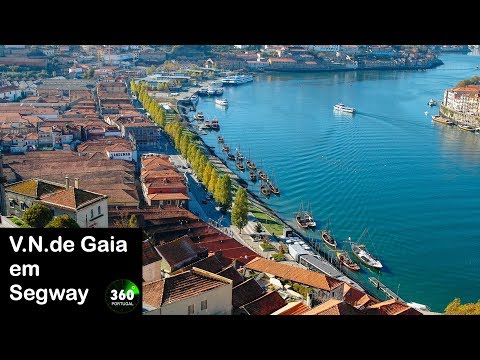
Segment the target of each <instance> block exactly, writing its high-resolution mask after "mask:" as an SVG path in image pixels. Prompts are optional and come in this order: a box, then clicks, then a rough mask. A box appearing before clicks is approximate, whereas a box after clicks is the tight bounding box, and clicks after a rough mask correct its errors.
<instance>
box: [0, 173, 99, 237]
mask: <svg viewBox="0 0 480 360" xmlns="http://www.w3.org/2000/svg"><path fill="white" fill-rule="evenodd" d="M5 197H6V199H7V214H8V215H15V216H18V217H22V215H23V213H24V212H25V210H27V209H28V208H29V207H30V206H32V205H33V204H34V203H36V202H40V203H42V204H43V205H45V206H47V207H48V208H50V209H51V211H52V215H54V216H58V215H63V214H67V215H70V216H71V217H72V218H73V219H74V220H75V221H76V222H77V223H78V225H80V227H82V228H93V227H100V228H107V227H108V201H107V196H105V195H102V194H97V193H94V192H91V191H86V190H82V189H80V188H79V182H78V179H75V183H74V186H71V185H70V179H69V178H68V177H66V178H65V184H64V185H62V184H59V183H54V182H50V181H46V180H43V179H38V178H33V179H29V180H24V181H20V182H16V183H13V184H8V185H5Z"/></svg>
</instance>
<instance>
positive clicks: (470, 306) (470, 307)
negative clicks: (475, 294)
mask: <svg viewBox="0 0 480 360" xmlns="http://www.w3.org/2000/svg"><path fill="white" fill-rule="evenodd" d="M445 314H447V315H480V299H479V300H478V301H477V302H476V303H467V304H462V303H461V300H460V299H459V298H455V299H454V300H453V301H452V302H451V303H450V304H448V305H447V307H446V308H445Z"/></svg>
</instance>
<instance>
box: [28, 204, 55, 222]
mask: <svg viewBox="0 0 480 360" xmlns="http://www.w3.org/2000/svg"><path fill="white" fill-rule="evenodd" d="M52 218H53V215H52V212H51V211H50V209H49V208H48V207H46V206H45V205H43V204H40V203H35V204H33V205H32V206H30V207H29V208H28V209H27V210H25V212H24V213H23V216H22V220H23V221H24V222H25V223H27V224H28V225H29V226H31V227H34V228H43V227H45V225H47V224H48V223H49V222H50V220H52Z"/></svg>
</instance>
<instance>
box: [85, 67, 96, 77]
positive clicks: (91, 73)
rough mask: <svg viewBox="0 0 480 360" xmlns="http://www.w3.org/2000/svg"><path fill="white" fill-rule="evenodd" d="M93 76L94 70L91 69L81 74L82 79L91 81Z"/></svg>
mask: <svg viewBox="0 0 480 360" xmlns="http://www.w3.org/2000/svg"><path fill="white" fill-rule="evenodd" d="M94 75H95V70H94V69H93V67H89V68H88V70H87V71H86V72H85V73H84V74H83V78H84V79H92V78H93V77H94Z"/></svg>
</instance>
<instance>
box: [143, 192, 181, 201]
mask: <svg viewBox="0 0 480 360" xmlns="http://www.w3.org/2000/svg"><path fill="white" fill-rule="evenodd" d="M148 198H149V199H150V200H154V201H158V200H189V199H190V198H189V197H188V196H187V195H185V194H182V193H157V194H148Z"/></svg>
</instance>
